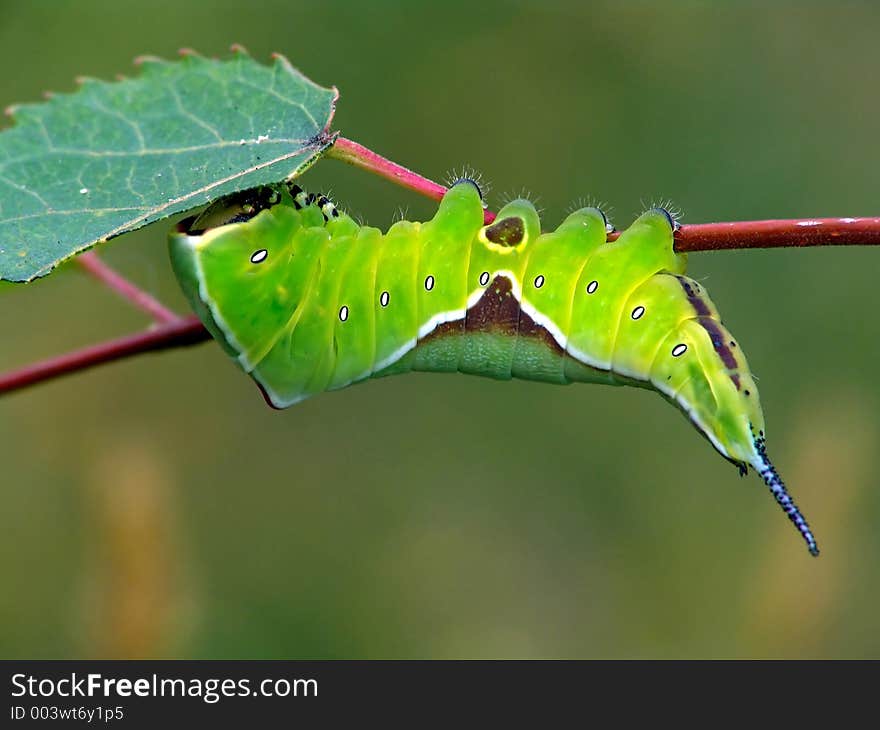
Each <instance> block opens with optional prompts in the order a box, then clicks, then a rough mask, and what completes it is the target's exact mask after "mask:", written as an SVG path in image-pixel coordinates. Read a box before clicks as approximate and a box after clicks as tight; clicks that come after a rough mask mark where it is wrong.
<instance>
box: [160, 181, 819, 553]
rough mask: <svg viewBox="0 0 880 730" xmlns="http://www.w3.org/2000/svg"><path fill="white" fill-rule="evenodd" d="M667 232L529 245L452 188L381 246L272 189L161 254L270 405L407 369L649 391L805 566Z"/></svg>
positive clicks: (473, 194)
mask: <svg viewBox="0 0 880 730" xmlns="http://www.w3.org/2000/svg"><path fill="white" fill-rule="evenodd" d="M675 227H676V223H675V221H674V220H673V218H672V216H671V215H670V214H669V213H668V212H667V211H665V210H664V209H662V208H656V209H653V210H649V211H647V212H646V213H644V214H642V215H641V216H640V217H639V218H638V219H637V220H636V221H635V222H634V223H633V224H632V225H631V226H630V227H629V228H628V229H627V230H625V231H623V232H622V233H621V235H620V237H619V238H618V239H617V240H616V241H614V242H607V234H608V232H609V231H610V230H612V229H611V228H610V226H609V224H608V221H607V220H606V218H605V216H604V214H603V213H602V212H601V211H600V210H598V209H597V208H582V209H580V210H577V211H575V212H574V213H572V214H571V215H569V216H568V217H567V218H566V219H565V220H564V221H563V222H562V224H561V225H560V226H559V227H558V228H557V229H556V230H555V231H553V232H551V233H542V232H541V227H540V222H539V220H538V214H537V212H536V210H535V208H534V206H533V205H532V204H531V203H529V202H528V201H526V200H515V201H513V202H511V203H509V204H508V205H506V206H505V207H504V208H503V209H502V210H501V211H500V212H499V214H498V217H497V218H496V219H495V221H494V222H493V223H492V224H490V225H483V202H482V195H481V193H480V190H479V188H478V187H477V185H476V184H475V183H473V181H470V180H467V179H464V180H460V181H459V182H458V183H456V184H455V185H453V186H452V187H451V188H450V189H449V191H448V192H447V193H446V195H445V196H444V197H443V200H442V201H441V203H440V207H439V210H438V211H437V214H436V215H435V216H434V218H433V219H432V220H430V221H428V222H425V223H413V222H409V221H400V222H398V223H396V224H394V225H393V226H391V228H390V229H389V230H388V232H387V233H384V234H383V233H382V232H381V231H379V230H378V229H376V228H369V227H366V226H360V225H358V224H357V223H356V222H355V221H354V220H352V219H351V218H350V217H349V216H347V215H345V214H340V213H339V211H338V210H337V209H336V208H335V206H334V205H333V204H332V203H330V202H329V201H328V200H327V199H326V198H323V197H316V196H314V195H306V194H305V193H304V192H303V191H301V190H300V189H299V188H298V187H296V186H290V187H289V186H287V185H281V186H278V187H264V188H259V189H256V190H252V191H248V192H247V193H243V194H238V195H235V196H232V197H230V198H227V199H225V200H222V201H219V202H218V203H215V204H214V205H213V206H211V207H209V208H208V209H207V210H206V211H205V212H204V213H202V214H201V215H199V216H197V217H192V218H189V219H187V220H185V221H183V222H182V223H181V224H179V225H178V226H177V228H176V229H175V230H174V231H173V232H172V234H171V237H170V250H171V260H172V264H173V267H174V270H175V273H176V275H177V277H178V279H179V281H180V283H181V285H182V287H183V290H184V292H185V293H186V295H187V297H188V299H189V301H190V303H191V305H192V307H193V309H194V310H195V311H196V313H197V314H198V315H199V317H200V318H201V320H202V322H203V323H204V324H205V326H206V327H207V328H208V329H209V330H210V331H211V333H212V334H213V335H214V337H215V338H216V339H217V341H218V342H219V343H220V344H221V345H222V346H223V348H224V349H225V350H226V351H227V352H228V353H229V354H230V355H231V356H232V357H234V358H235V359H236V360H237V361H238V362H239V364H240V365H241V367H242V368H243V369H244V370H245V372H247V373H249V374H250V375H251V377H252V378H253V379H254V380H255V381H256V382H257V383H258V384H259V386H260V388H261V389H262V391H263V393H264V395H265V397H266V399H267V401H268V402H269V403H270V404H271V405H272V406H274V407H276V408H286V407H287V406H290V405H292V404H294V403H296V402H298V401H301V400H303V399H304V398H308V397H309V396H312V395H315V394H316V393H320V392H322V391H325V390H334V389H337V388H344V387H345V386H347V385H350V384H352V383H356V382H358V381H361V380H365V379H367V378H371V377H382V376H385V375H393V374H397V373H405V372H409V371H411V370H422V371H434V372H456V371H457V372H462V373H471V374H474V375H484V376H487V377H491V378H498V379H502V380H506V379H510V378H526V379H530V380H540V381H545V382H550V383H571V382H585V383H606V384H612V385H635V386H639V387H644V388H652V389H655V390H657V391H659V392H660V393H661V394H662V395H663V396H664V397H666V398H667V399H668V400H670V401H671V402H673V403H675V404H676V405H677V406H678V407H679V408H680V409H681V410H682V411H683V412H684V414H685V415H686V416H687V417H688V418H689V419H690V421H691V422H692V423H693V425H694V426H695V427H696V428H697V430H698V431H699V432H700V433H702V434H703V435H704V436H706V437H707V438H708V439H709V441H710V442H711V443H712V445H713V446H714V447H715V448H716V449H717V450H718V451H719V453H720V454H721V455H722V456H723V457H724V458H726V459H727V460H728V461H731V462H732V463H733V464H735V465H736V466H737V467H739V469H740V472H741V473H742V474H745V473H746V471H747V470H748V467H750V466H751V467H752V468H754V469H755V470H756V471H758V473H759V474H760V475H761V476H762V477H763V479H764V481H765V482H766V484H767V486H768V487H769V488H770V490H771V492H772V493H773V496H774V497H775V498H776V501H777V502H778V503H779V505H780V506H781V507H782V509H783V510H784V511H785V513H786V514H787V515H788V517H789V519H790V520H791V521H792V522H793V523H794V525H795V526H796V527H797V529H798V530H799V531H800V533H801V535H802V536H803V538H804V540H805V541H806V543H807V547H808V548H809V551H810V552H811V553H812V554H813V555H818V553H819V549H818V546H817V544H816V540H815V539H814V537H813V534H812V532H811V531H810V528H809V526H808V525H807V522H806V520H805V519H804V517H803V516H802V515H801V513H800V511H799V510H798V508H797V507H796V506H795V504H794V502H793V501H792V499H791V497H790V496H789V495H788V493H787V492H786V490H785V486H784V485H783V483H782V480H781V479H780V478H779V475H778V474H777V472H776V470H775V469H774V467H773V465H772V464H771V463H770V460H769V459H768V457H767V453H766V450H765V441H764V417H763V413H762V411H761V404H760V401H759V398H758V390H757V388H756V386H755V382H754V380H753V379H752V376H751V374H750V372H749V367H748V364H747V363H746V359H745V356H744V355H743V353H742V350H741V349H740V348H739V347H738V346H737V344H736V342H735V340H734V339H733V337H732V336H731V335H730V333H729V332H728V331H727V330H726V329H725V328H724V326H723V325H722V324H721V321H720V319H719V316H718V312H717V310H716V309H715V306H714V305H713V304H712V302H711V301H710V299H709V297H708V296H707V295H706V292H705V291H704V290H703V288H702V287H701V286H700V285H699V284H698V283H697V282H696V281H694V280H693V279H689V278H687V277H686V276H685V275H684V273H685V267H686V257H685V256H684V255H683V254H677V253H675V252H674V250H673V233H674V231H675Z"/></svg>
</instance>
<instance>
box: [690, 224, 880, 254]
mask: <svg viewBox="0 0 880 730" xmlns="http://www.w3.org/2000/svg"><path fill="white" fill-rule="evenodd" d="M805 246H880V218H807V219H801V220H769V221H742V222H736V223H697V224H692V225H687V226H682V227H681V229H680V230H679V231H678V232H677V233H676V234H675V250H676V251H682V252H685V251H724V250H728V251H729V250H732V249H749V248H802V247H805Z"/></svg>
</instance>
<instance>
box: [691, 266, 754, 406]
mask: <svg viewBox="0 0 880 730" xmlns="http://www.w3.org/2000/svg"><path fill="white" fill-rule="evenodd" d="M675 278H676V279H678V283H679V284H681V288H682V289H684V293H685V294H686V295H687V299H688V303H689V304H690V305H691V306H692V307H693V308H694V311H695V312H696V313H697V317H696V320H697V322H698V323H699V324H700V326H701V327H702V328H703V329H704V330H706V333H707V334H708V335H709V339H710V340H711V341H712V347H713V348H715V352H716V353H717V354H718V357H720V358H721V362H723V363H724V367H726V368H727V369H728V370H729V371H731V372H730V379H731V380H732V381H733V384H734V386H736V389H737V390H740V388H741V387H742V383H741V381H740V377H739V373H737V372H736V371H737V370H738V369H739V363H738V362H737V361H736V356H735V355H734V354H733V350H732V349H731V348H730V347H729V346H728V344H727V340H726V335H725V333H724V332H723V331H722V329H721V326H720V323H719V322H718V320H716V319H714V318H713V317H712V310H711V309H710V308H709V305H708V304H707V303H706V301H705V300H704V299H703V297H701V296H700V294H699V292H697V291H695V290H694V287H693V286H692V285H691V283H690V282H689V281H688V280H687V279H686V278H685V277H683V276H676V277H675ZM731 344H733V343H731Z"/></svg>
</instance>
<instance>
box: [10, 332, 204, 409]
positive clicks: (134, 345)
mask: <svg viewBox="0 0 880 730" xmlns="http://www.w3.org/2000/svg"><path fill="white" fill-rule="evenodd" d="M210 338H211V335H210V334H208V331H207V330H206V329H205V328H204V327H203V326H202V323H201V322H200V321H199V318H198V317H195V316H187V317H178V318H177V319H176V321H174V322H169V323H166V324H161V325H158V326H157V327H155V328H153V329H151V330H148V331H146V332H138V333H137V334H134V335H126V336H125V337H119V338H117V339H115V340H108V341H107V342H101V343H99V344H97V345H92V346H90V347H84V348H82V349H81V350H74V351H73V352H67V353H65V354H63V355H59V356H57V357H52V358H49V359H47V360H42V361H41V362H36V363H32V364H30V365H25V366H24V367H22V368H19V369H18V370H12V371H10V372H7V373H4V374H2V375H0V394H2V393H8V392H10V391H13V390H19V389H21V388H27V387H28V386H30V385H36V384H37V383H42V382H44V381H46V380H51V379H52V378H57V377H60V376H62V375H68V374H70V373H74V372H78V371H80V370H86V369H87V368H91V367H94V366H95V365H100V364H102V363H105V362H113V361H114V360H121V359H123V358H126V357H131V356H132V355H137V354H140V353H142V352H150V351H153V350H164V349H167V348H169V347H182V346H184V345H194V344H196V343H198V342H204V341H205V340H209V339H210Z"/></svg>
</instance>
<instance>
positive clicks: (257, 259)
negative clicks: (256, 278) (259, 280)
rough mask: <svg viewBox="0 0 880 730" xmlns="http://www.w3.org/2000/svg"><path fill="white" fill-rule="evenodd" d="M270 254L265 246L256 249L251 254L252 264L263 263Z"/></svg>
mask: <svg viewBox="0 0 880 730" xmlns="http://www.w3.org/2000/svg"><path fill="white" fill-rule="evenodd" d="M268 255H269V252H268V251H267V250H266V249H265V248H261V249H260V250H259V251H254V252H253V253H252V254H251V263H252V264H261V263H263V262H264V261H265V260H266V257H267V256H268Z"/></svg>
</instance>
